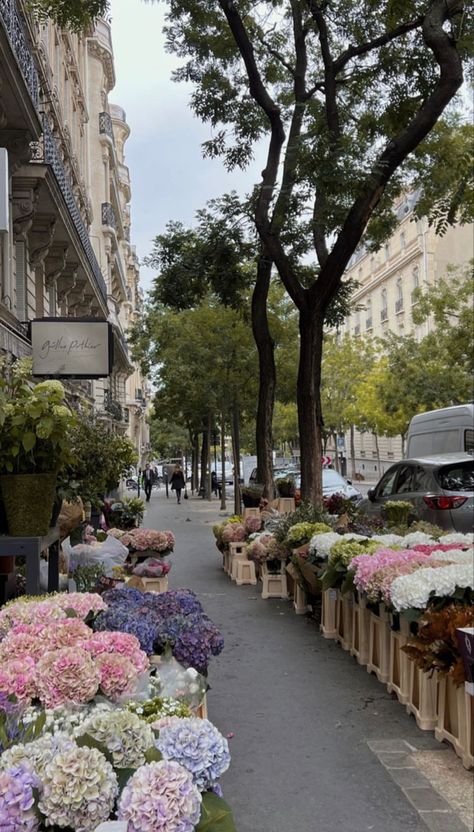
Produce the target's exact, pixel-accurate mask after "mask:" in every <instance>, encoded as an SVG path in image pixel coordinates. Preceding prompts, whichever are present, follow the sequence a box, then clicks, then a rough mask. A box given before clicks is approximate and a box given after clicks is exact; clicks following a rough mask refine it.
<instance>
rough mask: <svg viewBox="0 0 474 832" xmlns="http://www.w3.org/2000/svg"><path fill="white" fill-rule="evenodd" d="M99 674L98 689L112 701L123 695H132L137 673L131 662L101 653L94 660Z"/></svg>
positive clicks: (115, 654) (121, 657)
mask: <svg viewBox="0 0 474 832" xmlns="http://www.w3.org/2000/svg"><path fill="white" fill-rule="evenodd" d="M96 665H97V668H98V670H99V674H100V689H101V691H102V693H103V694H104V695H105V696H108V697H109V698H110V699H112V700H113V701H117V700H119V699H120V697H121V696H122V694H124V693H133V691H134V690H135V689H136V686H137V681H138V675H139V674H138V672H137V670H136V668H135V666H134V664H133V662H132V661H131V660H130V659H128V658H126V656H121V655H119V654H118V653H102V654H100V655H99V656H97V658H96Z"/></svg>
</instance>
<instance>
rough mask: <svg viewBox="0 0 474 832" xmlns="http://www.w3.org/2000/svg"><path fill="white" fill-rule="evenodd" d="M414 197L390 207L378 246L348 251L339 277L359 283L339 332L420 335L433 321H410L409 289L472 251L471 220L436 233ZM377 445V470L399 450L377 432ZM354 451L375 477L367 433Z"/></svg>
mask: <svg viewBox="0 0 474 832" xmlns="http://www.w3.org/2000/svg"><path fill="white" fill-rule="evenodd" d="M415 200H416V196H415V195H413V194H411V195H409V196H407V197H405V198H403V199H402V200H400V202H399V203H398V205H397V208H396V212H397V217H398V220H399V224H398V226H397V228H396V230H395V231H394V233H393V234H392V236H391V237H390V239H389V240H387V242H386V243H385V245H383V246H382V248H381V249H380V250H379V251H378V252H376V253H371V252H369V251H367V250H364V249H361V250H359V251H358V252H356V253H355V254H354V256H353V257H352V259H351V261H350V263H349V267H348V268H347V270H346V273H345V278H346V279H352V280H355V281H357V282H358V283H359V284H360V285H359V287H358V288H357V289H356V290H355V292H354V294H353V297H352V302H353V306H354V309H355V311H353V312H352V313H351V314H350V315H349V316H348V317H347V318H346V320H345V322H344V324H343V325H342V327H340V330H339V331H340V332H341V334H345V333H348V334H350V335H352V336H356V337H361V338H363V337H365V336H370V337H376V336H378V337H383V336H385V335H386V334H387V333H388V332H394V333H398V334H400V335H408V334H414V335H415V337H416V338H422V337H423V336H424V335H426V334H427V333H429V332H430V331H431V330H432V329H433V327H434V322H433V320H432V319H428V320H427V321H426V322H425V323H424V324H422V325H421V326H415V324H414V323H413V319H412V309H413V306H414V304H415V303H416V299H415V298H414V296H413V292H414V290H415V289H417V288H420V287H421V288H422V289H423V288H429V287H430V286H434V285H435V284H436V282H437V281H438V280H439V279H440V278H443V277H446V275H447V269H448V266H455V267H457V266H462V265H463V264H466V263H468V262H469V260H471V259H472V258H473V257H474V233H473V226H472V225H465V226H460V225H456V226H454V227H451V228H448V230H447V232H446V234H445V235H444V236H443V237H440V236H437V235H436V234H435V231H434V229H433V228H429V226H428V223H427V221H426V220H425V219H423V220H416V219H415V216H414V212H413V208H414V205H415ZM357 307H360V309H359V311H357ZM349 448H350V445H349V436H348V435H347V436H346V437H345V443H344V448H340V453H341V454H342V453H343V454H344V455H345V456H346V457H349ZM379 448H380V459H381V466H380V467H381V468H382V471H383V470H385V469H386V468H387V467H388V465H389V464H391V463H392V462H393V461H394V460H396V459H400V458H401V456H402V446H401V440H400V437H394V438H388V437H380V438H379ZM355 451H356V471H357V472H358V473H360V474H362V475H363V476H364V477H366V478H367V477H370V478H372V479H373V478H377V477H378V475H379V474H380V473H381V472H380V471H379V470H378V464H377V451H376V448H375V440H374V437H373V436H372V434H369V433H358V432H357V431H356V434H355Z"/></svg>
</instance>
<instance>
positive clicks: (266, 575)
mask: <svg viewBox="0 0 474 832" xmlns="http://www.w3.org/2000/svg"><path fill="white" fill-rule="evenodd" d="M260 578H261V581H262V598H263V599H264V600H266V599H267V598H284V599H286V598H288V587H287V583H286V570H285V566H284V564H282V566H281V568H280V571H279V572H269V571H268V567H267V564H266V563H262V567H261V572H260Z"/></svg>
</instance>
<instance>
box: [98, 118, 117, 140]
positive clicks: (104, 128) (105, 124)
mask: <svg viewBox="0 0 474 832" xmlns="http://www.w3.org/2000/svg"><path fill="white" fill-rule="evenodd" d="M99 133H101V134H102V135H105V136H108V137H109V139H112V141H113V142H114V141H115V140H114V130H113V127H112V119H111V118H110V115H109V113H105V112H104V113H99Z"/></svg>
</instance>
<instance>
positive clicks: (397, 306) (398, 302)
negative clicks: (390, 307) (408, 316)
mask: <svg viewBox="0 0 474 832" xmlns="http://www.w3.org/2000/svg"><path fill="white" fill-rule="evenodd" d="M395 312H396V313H397V315H398V313H399V312H403V298H398V300H396V301H395Z"/></svg>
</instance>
